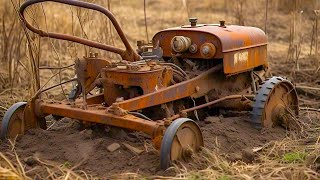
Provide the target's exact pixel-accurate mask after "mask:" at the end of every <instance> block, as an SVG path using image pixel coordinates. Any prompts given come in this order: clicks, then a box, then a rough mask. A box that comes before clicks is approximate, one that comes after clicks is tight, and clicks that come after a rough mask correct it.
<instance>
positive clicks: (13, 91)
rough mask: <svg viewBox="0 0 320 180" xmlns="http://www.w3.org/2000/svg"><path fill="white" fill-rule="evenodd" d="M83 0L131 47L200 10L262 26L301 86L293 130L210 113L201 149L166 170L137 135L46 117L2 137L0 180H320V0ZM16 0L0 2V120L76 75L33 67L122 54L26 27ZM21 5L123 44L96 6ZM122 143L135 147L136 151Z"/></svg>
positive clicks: (48, 22)
mask: <svg viewBox="0 0 320 180" xmlns="http://www.w3.org/2000/svg"><path fill="white" fill-rule="evenodd" d="M87 1H89V2H93V3H96V4H100V5H102V6H104V7H106V8H109V9H110V10H111V11H112V12H113V14H114V15H115V17H116V18H117V20H118V21H119V23H120V25H121V27H122V28H123V31H124V32H125V34H126V36H127V37H128V39H129V41H130V43H131V45H132V46H133V47H136V41H137V40H145V41H147V40H151V38H152V36H153V35H154V34H155V33H156V32H158V31H160V30H162V29H165V28H169V27H175V26H180V25H182V24H188V23H189V22H188V17H197V18H198V22H199V23H218V22H219V20H225V21H226V24H241V25H247V26H256V27H259V28H261V29H263V30H266V31H267V35H268V38H269V45H268V60H269V61H270V67H271V69H272V74H273V75H279V76H285V77H288V78H289V79H290V80H292V81H293V82H294V83H295V86H296V88H297V91H298V94H299V100H300V104H299V106H300V109H301V111H300V115H299V117H296V119H295V120H296V121H297V122H298V124H299V125H300V126H299V129H298V130H297V131H286V130H285V129H281V128H275V129H267V130H263V131H258V130H255V129H252V128H251V126H250V124H249V123H248V122H247V119H248V118H249V114H236V115H234V116H231V117H229V116H223V115H221V116H219V117H209V118H207V119H206V120H205V121H203V123H200V126H201V129H202V131H203V134H204V136H205V137H204V139H205V148H204V149H203V150H202V151H201V153H199V154H197V155H195V156H194V157H193V159H192V161H191V162H181V163H179V164H176V166H175V167H174V168H171V169H170V170H168V171H166V172H164V171H161V170H159V152H158V151H157V150H155V149H154V148H153V147H152V145H151V141H150V139H148V138H147V137H145V136H144V135H143V134H141V133H138V132H127V131H117V133H110V132H105V131H101V129H99V128H94V127H93V128H91V129H83V128H82V127H80V125H79V124H78V122H77V121H75V120H71V119H63V120H62V121H59V122H55V121H50V122H48V123H51V124H52V126H50V128H49V130H48V131H43V130H31V131H30V132H27V133H26V135H24V136H21V137H18V138H17V139H16V140H14V141H1V140H0V179H36V178H38V179H129V178H130V179H141V178H146V179H149V178H150V179H153V178H159V179H219V180H228V179H320V174H319V173H320V58H319V55H318V54H319V53H316V49H315V47H316V45H315V44H316V42H317V38H316V34H317V33H316V31H319V30H317V29H315V17H316V16H315V13H314V10H315V9H319V8H320V6H319V4H318V2H317V1H316V0H304V1H303V0H294V1H293V0H256V1H251V0H199V1H198V0H176V1H168V0H146V11H144V1H143V0H135V1H132V0H87ZM21 2H22V0H20V1H19V0H0V122H1V119H2V117H3V115H4V113H5V111H6V110H7V109H8V108H9V107H10V106H11V105H12V104H13V103H15V102H18V101H26V100H28V99H29V98H31V97H32V95H33V94H34V93H35V92H36V91H37V89H38V87H41V86H43V87H48V86H51V85H54V84H57V83H59V82H61V81H65V80H68V79H71V78H73V77H74V76H75V73H74V70H73V69H66V70H65V71H62V72H59V71H58V70H56V69H50V70H41V72H39V75H40V77H41V78H40V81H38V79H39V77H38V76H37V75H36V74H37V73H36V72H37V70H36V67H37V66H54V67H58V66H68V65H70V64H73V63H74V62H73V61H74V60H75V59H76V58H77V57H82V56H84V55H88V54H89V52H98V53H99V56H103V57H108V58H119V57H118V56H117V55H115V54H111V53H108V52H103V51H100V50H97V49H92V48H90V47H85V46H83V45H79V44H75V43H70V42H65V41H59V40H54V39H48V38H39V37H38V36H37V35H35V34H33V33H31V32H30V31H26V30H25V29H24V28H22V27H23V26H22V25H21V23H20V21H19V19H18V16H17V13H16V10H17V8H18V7H19V4H20V3H21ZM267 4H268V8H266V5H267ZM27 12H28V14H27V17H28V19H29V21H30V22H32V23H33V24H34V25H35V26H37V27H39V28H40V29H43V30H45V31H52V32H60V33H67V34H72V35H77V36H81V37H84V38H88V39H91V40H95V41H99V42H103V43H106V44H110V45H114V46H117V47H123V44H122V43H121V41H120V39H119V38H118V36H117V34H116V31H115V29H114V28H113V27H112V26H111V23H110V21H108V20H107V19H106V18H105V17H104V16H102V15H101V14H97V13H96V12H93V11H90V10H85V9H78V8H72V7H66V6H62V5H57V4H55V3H45V4H42V5H39V6H36V7H35V8H33V9H28V11H27ZM266 12H267V13H266ZM144 13H146V21H145V18H144ZM266 15H267V16H266ZM145 22H147V28H146V24H145ZM318 26H319V25H318ZM146 29H147V30H146ZM55 74H56V75H57V76H55V77H54V78H51V79H50V77H51V76H52V75H55ZM49 79H50V81H48V80H49ZM70 88H71V85H63V86H62V87H60V86H59V87H57V88H55V89H53V90H52V91H49V92H48V93H46V94H45V96H44V98H51V99H56V100H63V99H64V98H65V96H66V95H65V94H67V92H69V91H70ZM119 132H120V133H119ZM115 142H116V143H119V144H120V145H121V147H120V149H119V151H116V152H112V153H110V152H108V151H107V147H108V146H109V145H110V144H112V143H115ZM125 144H129V145H130V146H133V147H136V148H137V149H139V150H141V153H139V154H137V153H133V152H132V151H130V150H129V149H128V148H127V145H125Z"/></svg>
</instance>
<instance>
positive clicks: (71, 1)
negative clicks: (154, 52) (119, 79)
mask: <svg viewBox="0 0 320 180" xmlns="http://www.w3.org/2000/svg"><path fill="white" fill-rule="evenodd" d="M46 1H52V2H56V3H61V4H67V5H71V6H76V7H81V8H86V9H92V10H95V11H99V12H101V13H103V14H104V15H106V16H107V17H108V18H109V19H110V21H111V22H112V24H113V26H114V27H115V29H116V31H117V33H118V34H119V36H120V38H121V40H122V42H123V44H124V45H125V47H126V50H123V49H120V48H116V47H113V46H109V45H106V44H102V43H98V42H95V41H91V40H88V39H84V38H80V37H76V36H71V35H67V34H59V33H53V32H45V31H42V30H40V29H37V28H35V27H33V26H32V25H31V24H30V23H29V22H28V21H27V20H26V19H25V17H24V11H25V9H26V8H27V7H28V6H31V5H33V4H37V3H41V2H46ZM19 14H20V17H21V20H22V21H23V22H24V23H25V25H26V27H27V28H28V29H30V30H31V31H32V32H34V33H36V34H39V35H40V36H41V37H49V38H55V39H62V40H67V41H72V42H76V43H80V44H83V45H87V46H91V47H94V48H98V49H102V50H106V51H110V52H114V53H117V54H119V55H120V56H121V58H122V59H124V60H128V61H137V60H140V58H141V57H140V56H139V55H138V54H137V53H136V52H135V51H134V50H133V49H132V47H131V45H130V44H129V41H128V39H127V38H126V36H125V34H124V33H123V31H122V29H121V27H120V25H119V23H118V22H117V20H116V18H115V17H114V16H113V14H112V13H111V12H110V11H109V10H107V9H105V8H104V7H102V6H99V5H96V4H92V3H87V2H82V1H77V0H27V1H25V2H24V3H23V4H22V5H21V6H20V9H19Z"/></svg>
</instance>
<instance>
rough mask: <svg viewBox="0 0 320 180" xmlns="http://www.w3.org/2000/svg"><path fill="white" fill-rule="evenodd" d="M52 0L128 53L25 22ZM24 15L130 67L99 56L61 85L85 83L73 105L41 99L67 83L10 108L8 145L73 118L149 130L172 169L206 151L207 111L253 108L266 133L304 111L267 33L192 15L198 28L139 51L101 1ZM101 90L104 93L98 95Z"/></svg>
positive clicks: (5, 131)
mask: <svg viewBox="0 0 320 180" xmlns="http://www.w3.org/2000/svg"><path fill="white" fill-rule="evenodd" d="M46 1H52V2H56V3H62V4H66V5H70V6H76V7H79V8H87V9H91V10H94V11H98V12H100V13H102V14H104V15H105V16H106V17H107V18H109V20H110V21H111V22H112V24H113V26H114V27H115V30H116V32H117V33H118V35H119V37H120V38H121V40H122V42H123V44H124V46H125V49H120V48H117V47H113V46H110V45H106V44H103V43H98V42H94V41H90V40H88V39H84V38H80V37H75V36H71V35H67V34H59V33H53V32H46V31H42V30H40V29H37V28H36V27H34V26H32V25H31V24H30V23H29V22H28V21H27V20H26V19H25V16H24V11H25V9H26V8H27V7H29V6H31V5H34V4H37V3H42V2H46ZM19 13H20V18H21V20H22V22H23V24H25V26H26V27H27V28H28V29H29V30H31V31H32V32H33V33H36V34H38V35H40V36H41V37H47V38H55V39H61V40H66V41H71V42H76V43H80V44H83V45H87V46H90V47H94V48H97V49H101V50H105V51H109V52H112V53H116V54H118V55H120V56H121V60H113V59H105V58H103V57H99V56H98V54H96V53H90V55H88V57H83V58H78V59H76V60H75V65H74V66H75V67H74V68H75V71H76V75H77V76H76V78H75V79H72V80H70V81H66V82H61V84H64V83H68V82H71V81H75V82H76V83H75V84H76V85H75V86H74V88H73V89H72V91H71V92H70V94H69V98H68V99H67V100H64V101H59V102H57V101H52V100H51V101H48V100H44V98H41V94H42V93H43V92H45V91H47V90H50V89H52V88H54V87H57V86H59V85H60V84H58V85H56V86H53V87H49V88H46V89H43V88H42V89H41V88H40V89H39V91H38V92H37V93H36V95H35V96H34V97H33V98H31V99H30V100H29V101H28V102H19V103H16V104H14V105H13V106H12V107H11V108H9V110H8V111H7V112H6V114H5V116H4V118H3V121H2V126H1V138H14V137H16V136H17V135H18V134H24V132H26V131H27V130H29V129H31V128H43V129H46V120H45V117H46V116H48V115H53V116H54V117H68V118H72V119H77V120H79V121H82V122H84V123H92V124H101V125H105V126H109V127H117V128H123V129H127V130H131V131H140V132H144V133H146V134H147V135H149V137H150V139H151V140H152V142H153V144H154V147H155V148H156V149H158V150H159V152H160V167H161V168H162V169H167V168H168V167H170V165H171V164H172V163H173V162H175V161H177V160H186V159H187V158H188V157H190V156H191V155H192V154H193V153H194V152H197V151H199V150H200V149H201V147H203V146H204V141H203V137H202V133H201V129H200V128H199V126H198V124H197V122H199V120H200V119H203V118H204V116H205V115H206V114H209V115H212V114H215V113H219V109H225V110H233V111H248V112H250V113H251V119H250V120H249V121H250V122H251V123H252V126H253V128H259V129H261V128H271V127H273V126H277V125H279V126H283V127H285V128H290V125H291V124H292V122H291V121H292V120H291V119H292V116H296V115H298V113H299V109H298V96H297V93H296V90H295V87H294V85H293V84H292V83H291V82H290V81H289V80H287V79H286V78H283V77H277V76H271V75H270V74H271V73H270V72H269V67H268V61H267V37H266V35H265V33H264V32H263V31H262V30H260V29H258V28H255V27H246V26H237V25H226V24H225V22H224V21H220V23H219V24H197V19H196V18H190V19H189V21H190V24H189V25H183V26H180V27H174V28H169V29H165V30H162V31H160V32H158V33H156V34H155V35H154V37H153V38H152V41H151V42H147V43H145V42H144V41H138V42H137V50H134V49H133V48H132V47H131V45H130V44H129V41H128V39H127V38H126V36H125V34H124V33H123V31H122V29H121V27H120V25H119V23H118V22H117V20H116V19H115V17H114V16H113V15H112V13H111V12H110V11H109V10H107V9H105V8H103V7H102V6H99V5H96V4H91V3H87V2H82V1H77V0H27V1H25V2H24V3H23V4H22V5H21V7H20V9H19ZM61 68H63V67H61ZM39 69H41V68H39ZM95 88H100V89H101V93H99V94H94V95H91V94H90V92H91V91H92V90H93V89H95ZM217 110H218V111H217ZM290 117H291V118H290ZM192 119H194V120H192ZM226 128H228V127H226Z"/></svg>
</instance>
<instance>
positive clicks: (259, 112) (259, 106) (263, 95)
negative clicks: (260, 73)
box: [251, 76, 297, 129]
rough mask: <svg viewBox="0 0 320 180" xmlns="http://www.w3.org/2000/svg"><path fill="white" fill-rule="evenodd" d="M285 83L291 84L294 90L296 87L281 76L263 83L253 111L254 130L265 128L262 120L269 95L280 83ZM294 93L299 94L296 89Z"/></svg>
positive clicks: (255, 99)
mask: <svg viewBox="0 0 320 180" xmlns="http://www.w3.org/2000/svg"><path fill="white" fill-rule="evenodd" d="M283 82H285V83H288V84H290V85H291V86H292V87H293V89H294V86H293V85H292V83H291V82H290V81H289V80H287V79H286V78H283V77H279V76H273V77H271V78H269V79H266V80H265V81H264V82H263V84H262V86H261V88H260V89H259V90H258V91H257V94H256V96H255V98H254V104H253V108H252V111H251V123H252V125H253V127H254V128H256V129H262V128H263V125H262V121H261V120H262V116H263V112H264V108H265V105H266V102H267V100H268V98H269V95H270V93H271V92H272V90H273V88H274V87H275V86H276V85H277V84H278V83H283ZM294 92H295V93H296V94H297V92H296V90H295V89H294Z"/></svg>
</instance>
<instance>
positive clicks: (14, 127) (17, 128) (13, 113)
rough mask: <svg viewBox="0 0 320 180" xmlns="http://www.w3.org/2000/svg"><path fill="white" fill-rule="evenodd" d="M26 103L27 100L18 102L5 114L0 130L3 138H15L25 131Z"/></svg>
mask: <svg viewBox="0 0 320 180" xmlns="http://www.w3.org/2000/svg"><path fill="white" fill-rule="evenodd" d="M26 105H27V103H26V102H18V103H16V104H14V105H12V106H11V107H10V108H9V109H8V111H7V112H6V113H5V114H4V117H3V120H2V125H1V130H0V138H1V139H4V138H10V139H11V138H15V137H16V136H17V135H19V134H23V133H24V127H25V125H24V124H25V122H24V109H25V107H26Z"/></svg>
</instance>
